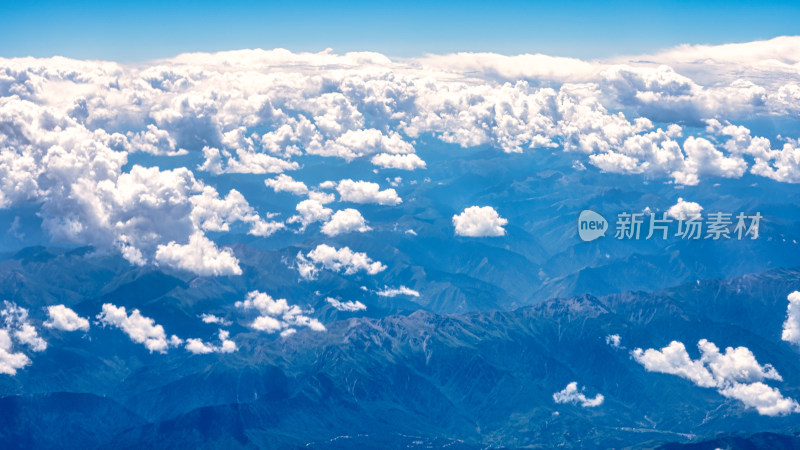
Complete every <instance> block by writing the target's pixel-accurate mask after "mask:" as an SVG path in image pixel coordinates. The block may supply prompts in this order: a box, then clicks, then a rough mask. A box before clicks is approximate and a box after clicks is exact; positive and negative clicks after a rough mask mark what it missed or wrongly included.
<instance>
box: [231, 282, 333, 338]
mask: <svg viewBox="0 0 800 450" xmlns="http://www.w3.org/2000/svg"><path fill="white" fill-rule="evenodd" d="M236 307H237V308H242V309H243V310H245V311H247V310H253V309H254V310H256V311H258V313H259V315H258V317H256V318H255V319H254V320H253V321H252V322H251V323H250V327H251V328H253V329H256V330H259V331H265V332H267V333H275V332H278V331H280V332H281V336H283V337H286V336H288V335H289V334H291V333H294V331H296V328H297V327H308V328H311V329H312V330H314V331H325V326H324V325H323V324H322V323H321V322H320V321H319V320H317V319H314V318H312V317H310V316H308V315H306V312H305V311H303V310H302V309H300V307H299V306H297V305H289V302H287V301H286V299H283V298H280V299H274V298H272V296H270V295H269V294H266V293H264V292H260V291H251V292H248V293H247V296H246V297H245V299H244V301H238V302H236ZM289 330H291V331H289ZM287 332H288V333H287Z"/></svg>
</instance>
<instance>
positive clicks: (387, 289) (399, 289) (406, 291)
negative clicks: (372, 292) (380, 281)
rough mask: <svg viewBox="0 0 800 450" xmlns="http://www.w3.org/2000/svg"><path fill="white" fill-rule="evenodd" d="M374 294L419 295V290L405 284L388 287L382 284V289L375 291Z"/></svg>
mask: <svg viewBox="0 0 800 450" xmlns="http://www.w3.org/2000/svg"><path fill="white" fill-rule="evenodd" d="M376 294H378V295H380V296H381V297H397V296H398V295H408V296H411V297H419V292H417V291H415V290H414V289H411V288H408V287H405V286H400V287H396V288H390V287H389V286H384V288H383V290H381V291H378V292H376Z"/></svg>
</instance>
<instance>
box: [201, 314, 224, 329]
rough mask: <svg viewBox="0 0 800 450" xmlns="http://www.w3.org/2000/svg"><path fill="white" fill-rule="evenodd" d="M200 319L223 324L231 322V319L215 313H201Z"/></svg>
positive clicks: (204, 321)
mask: <svg viewBox="0 0 800 450" xmlns="http://www.w3.org/2000/svg"><path fill="white" fill-rule="evenodd" d="M200 319H202V321H203V323H216V324H219V325H222V326H228V325H230V324H231V322H230V321H229V320H226V319H223V318H222V317H217V316H215V315H214V314H201V315H200Z"/></svg>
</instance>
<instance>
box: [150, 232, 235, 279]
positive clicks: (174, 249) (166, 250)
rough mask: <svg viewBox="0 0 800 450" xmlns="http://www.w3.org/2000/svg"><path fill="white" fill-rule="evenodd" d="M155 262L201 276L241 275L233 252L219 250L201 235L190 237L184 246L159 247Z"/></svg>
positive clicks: (168, 245) (174, 244)
mask: <svg viewBox="0 0 800 450" xmlns="http://www.w3.org/2000/svg"><path fill="white" fill-rule="evenodd" d="M156 261H157V262H158V263H159V264H164V265H167V266H170V267H175V268H177V269H182V270H187V271H189V272H194V273H196V274H198V275H202V276H224V275H241V274H242V269H241V268H239V260H238V259H236V257H235V256H233V252H232V251H231V250H230V249H223V250H220V249H219V248H217V246H216V244H214V243H213V242H211V240H209V239H208V238H207V237H205V236H204V235H203V234H202V233H195V234H193V235H191V236H190V237H189V242H188V243H186V244H178V243H176V242H170V243H169V244H167V245H159V246H158V250H157V251H156Z"/></svg>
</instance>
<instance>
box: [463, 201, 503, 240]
mask: <svg viewBox="0 0 800 450" xmlns="http://www.w3.org/2000/svg"><path fill="white" fill-rule="evenodd" d="M507 223H508V220H506V219H504V218H502V217H500V215H499V214H498V213H497V211H495V209H494V208H492V207H491V206H483V207H480V206H470V207H469V208H466V209H464V211H462V212H461V214H456V215H454V216H453V226H454V227H455V228H456V235H458V236H468V237H485V236H504V235H505V234H506V230H505V228H503V227H504V226H505V225H506V224H507Z"/></svg>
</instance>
